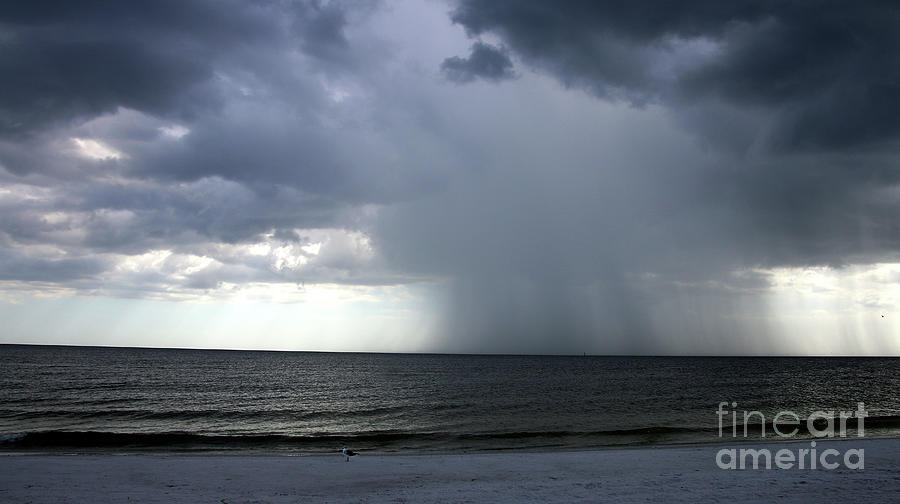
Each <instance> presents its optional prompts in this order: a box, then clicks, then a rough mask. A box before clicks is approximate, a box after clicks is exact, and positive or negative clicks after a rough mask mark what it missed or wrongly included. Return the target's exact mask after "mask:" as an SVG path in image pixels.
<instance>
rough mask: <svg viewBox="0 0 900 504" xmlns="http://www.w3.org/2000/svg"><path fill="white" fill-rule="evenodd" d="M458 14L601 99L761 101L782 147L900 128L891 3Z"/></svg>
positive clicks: (897, 39)
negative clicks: (692, 45)
mask: <svg viewBox="0 0 900 504" xmlns="http://www.w3.org/2000/svg"><path fill="white" fill-rule="evenodd" d="M452 19H453V20H454V21H455V22H456V23H459V24H461V25H462V26H464V27H465V28H466V30H467V31H468V32H469V33H470V34H471V35H473V36H475V35H481V34H484V33H494V34H496V35H498V36H500V37H501V39H502V40H503V41H504V42H505V43H506V44H507V45H508V46H509V47H510V49H512V50H513V51H515V52H516V53H518V54H519V55H520V56H521V57H522V58H523V59H524V60H526V61H528V62H530V63H532V64H534V65H536V66H538V67H540V68H543V69H546V70H549V71H550V72H552V73H553V74H555V75H556V76H557V77H558V78H559V79H561V80H562V81H563V82H565V83H566V84H569V85H573V86H580V87H586V88H588V89H590V90H591V91H592V92H594V93H596V94H597V95H598V96H601V97H611V98H620V99H626V100H629V101H632V102H635V103H645V102H647V101H661V102H663V103H666V104H671V105H675V106H683V105H687V104H692V103H696V102H705V101H714V100H724V101H725V102H728V103H732V104H735V105H737V106H740V107H762V108H764V109H766V110H768V113H769V114H770V117H771V119H772V124H771V125H770V128H771V129H772V131H770V133H769V136H768V138H767V141H768V142H770V143H771V145H772V146H773V147H775V148H777V149H802V150H820V149H824V150H829V149H841V148H851V147H855V146H860V145H867V144H872V143H877V142H885V141H894V140H895V139H896V135H897V133H898V132H900V65H898V64H897V59H896V55H897V53H898V52H900V30H898V26H900V9H898V8H897V5H896V3H894V2H866V3H865V4H854V3H849V2H829V3H826V4H819V3H812V2H766V1H738V2H715V1H711V2H693V1H692V2H655V3H646V2H637V3H636V2H630V3H629V2H625V3H623V2H591V1H584V2H567V3H566V4H565V6H564V7H563V6H559V5H555V4H550V3H546V2H520V1H514V0H509V1H506V0H500V1H477V0H472V1H468V0H463V1H462V2H460V4H459V6H458V8H457V9H456V10H455V11H454V12H453V14H452ZM691 43H694V44H695V46H694V47H691V46H690V44H691ZM706 126H707V127H708V128H709V129H714V128H716V127H717V125H706Z"/></svg>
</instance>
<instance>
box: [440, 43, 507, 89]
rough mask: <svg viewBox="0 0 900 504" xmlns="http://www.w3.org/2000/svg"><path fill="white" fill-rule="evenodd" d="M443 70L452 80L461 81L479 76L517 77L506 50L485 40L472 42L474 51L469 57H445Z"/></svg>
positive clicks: (499, 78)
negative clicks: (486, 42)
mask: <svg viewBox="0 0 900 504" xmlns="http://www.w3.org/2000/svg"><path fill="white" fill-rule="evenodd" d="M441 70H442V71H443V72H444V75H446V76H447V78H448V79H450V80H451V81H454V82H461V83H462V82H471V81H473V80H475V79H478V78H481V79H484V80H489V81H501V80H506V79H512V78H514V77H515V72H513V63H512V60H510V59H509V55H508V54H507V53H506V51H505V50H503V49H502V48H496V47H494V46H492V45H490V44H485V43H484V42H475V43H474V44H472V52H471V54H469V57H468V58H460V57H459V56H453V57H451V58H447V59H445V60H444V62H443V63H441Z"/></svg>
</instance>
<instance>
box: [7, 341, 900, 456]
mask: <svg viewBox="0 0 900 504" xmlns="http://www.w3.org/2000/svg"><path fill="white" fill-rule="evenodd" d="M898 391H900V359H898V358H841V357H822V358H818V357H813V358H798V357H784V358H782V357H602V356H508V355H436V354H372V353H317V352H262V351H227V350H182V349H144V348H108V347H63V346H25V345H0V451H3V452H33V451H42V452H47V451H73V452H91V451H98V450H99V451H110V450H115V451H147V450H151V451H152V450H166V451H173V450H174V451H216V452H247V451H260V452H268V453H271V452H275V453H283V454H315V453H329V452H335V451H337V450H339V449H340V448H341V447H342V446H350V447H353V448H354V449H357V450H363V451H367V450H371V451H377V452H384V453H391V452H410V451H412V452H464V451H484V450H514V449H520V450H521V449H525V450H543V449H583V448H602V447H611V446H640V445H660V444H663V445H664V444H681V443H714V442H721V441H723V438H720V437H719V428H718V427H719V418H720V416H718V415H717V409H718V408H719V404H720V403H721V402H723V401H724V402H727V403H728V405H726V406H724V409H726V410H733V411H731V412H730V415H734V412H740V411H743V410H747V411H752V410H758V411H760V412H762V413H763V414H764V415H765V416H766V419H767V420H766V421H769V420H771V419H772V418H773V417H774V414H775V413H777V412H779V411H792V412H795V413H797V414H798V416H801V417H802V418H804V419H805V416H806V415H809V414H810V413H811V412H813V411H816V410H822V411H826V412H830V411H834V412H838V411H854V410H856V409H857V406H858V403H860V402H862V403H864V405H865V409H866V410H867V412H868V415H869V416H868V418H866V419H865V422H866V423H865V434H866V436H867V437H872V436H896V435H898V434H900V394H898ZM735 402H736V403H737V406H736V407H733V406H732V403H735ZM835 414H836V413H835ZM730 418H732V416H726V417H725V423H724V425H725V431H726V432H725V435H726V438H725V440H729V438H728V436H730V435H731V431H730V427H731V424H730V421H731V420H730ZM753 420H756V418H753ZM740 425H742V424H740ZM816 425H818V424H816ZM850 425H851V427H852V426H853V425H855V423H853V422H851V423H850ZM764 427H765V426H764V425H760V423H759V422H750V430H749V431H748V432H749V433H750V434H749V437H750V438H751V439H756V440H758V439H760V434H761V431H762V429H763V428H764ZM741 429H742V428H741V427H739V430H741ZM788 430H789V429H788ZM741 433H742V432H741ZM808 435H809V433H808V431H807V430H806V429H805V428H803V426H802V425H801V426H800V430H799V431H798V433H797V437H803V436H808ZM854 435H855V434H854ZM773 437H774V434H773V433H772V432H771V425H769V428H768V430H767V439H769V438H773Z"/></svg>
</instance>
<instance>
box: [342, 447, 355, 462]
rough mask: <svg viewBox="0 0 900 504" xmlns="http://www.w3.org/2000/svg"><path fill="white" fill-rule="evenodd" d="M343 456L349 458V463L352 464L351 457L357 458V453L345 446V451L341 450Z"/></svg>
mask: <svg viewBox="0 0 900 504" xmlns="http://www.w3.org/2000/svg"><path fill="white" fill-rule="evenodd" d="M341 455H343V456H344V457H346V458H347V462H350V457H355V456H356V455H357V453H356V452H355V451H353V450H350V449H349V448H347V447H346V446H345V447H344V448H343V449H341Z"/></svg>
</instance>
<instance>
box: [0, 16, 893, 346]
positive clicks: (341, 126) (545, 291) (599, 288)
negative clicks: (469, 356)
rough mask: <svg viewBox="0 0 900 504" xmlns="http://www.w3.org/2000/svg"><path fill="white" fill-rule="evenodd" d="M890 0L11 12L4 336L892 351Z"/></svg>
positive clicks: (1, 230) (0, 196)
mask: <svg viewBox="0 0 900 504" xmlns="http://www.w3.org/2000/svg"><path fill="white" fill-rule="evenodd" d="M897 54H900V8H898V7H897V5H896V3H894V2H884V3H879V2H874V1H873V2H866V3H864V4H860V5H855V4H851V3H848V2H839V3H838V2H836V3H828V2H826V3H809V2H765V1H753V2H741V1H735V2H719V1H710V2H703V1H691V2H677V1H672V2H642V3H637V2H631V3H622V2H595V1H590V2H589V1H584V2H578V1H572V2H565V3H563V4H559V3H553V2H527V1H518V0H516V1H513V0H508V1H507V0H491V1H436V0H422V1H409V2H405V1H404V2H387V1H386V2H352V1H347V2H342V1H330V2H328V1H314V2H304V1H297V2H268V1H258V2H248V1H239V2H229V1H209V2H206V1H188V2H183V1H177V2H176V1H173V2H168V1H154V2H112V3H111V2H89V1H85V2H58V3H56V2H41V1H36V2H28V3H22V2H20V3H17V4H10V5H4V6H3V7H2V8H0V75H3V78H2V79H0V316H2V318H3V319H4V323H3V325H4V328H3V329H2V331H0V342H16V343H74V344H104V345H142V346H187V347H212V348H277V349H298V350H363V351H420V352H421V351H437V352H489V353H495V352H499V353H575V354H581V353H583V352H587V353H616V354H621V353H625V354H632V353H637V354H875V355H878V354H889V355H895V354H900V338H898V336H897V334H898V332H897V330H898V329H900V312H897V311H896V308H898V307H900V284H898V282H900V257H898V256H900V254H898V251H900V221H898V220H897V218H896V216H897V215H900V166H898V160H900V157H898V154H900V63H898V59H897V56H896V55H897Z"/></svg>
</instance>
